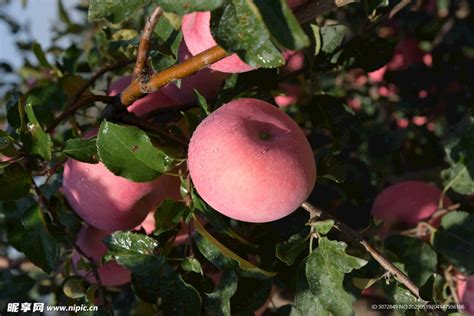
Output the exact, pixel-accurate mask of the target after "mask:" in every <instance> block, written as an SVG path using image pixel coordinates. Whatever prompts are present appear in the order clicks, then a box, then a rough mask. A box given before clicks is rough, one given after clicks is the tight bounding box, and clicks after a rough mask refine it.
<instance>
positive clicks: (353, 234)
mask: <svg viewBox="0 0 474 316" xmlns="http://www.w3.org/2000/svg"><path fill="white" fill-rule="evenodd" d="M301 207H303V208H304V209H305V210H306V211H307V212H308V213H309V214H310V221H314V220H315V219H317V218H320V219H323V220H326V219H332V220H333V221H334V227H336V229H337V230H339V231H340V232H342V233H343V234H345V235H347V236H348V237H349V238H351V239H352V240H355V241H357V242H358V243H360V244H361V245H362V246H363V247H364V248H365V250H366V251H367V252H368V253H370V255H371V256H372V257H373V258H374V259H375V260H376V261H377V262H378V263H379V264H380V265H381V266H382V267H383V268H384V269H385V270H387V271H388V272H390V274H392V275H394V276H395V277H396V278H397V279H398V281H399V282H400V283H402V284H403V285H405V286H406V287H407V289H408V290H410V292H412V293H413V294H414V295H415V296H416V297H417V298H420V294H419V292H420V290H419V289H418V287H417V286H416V285H415V284H414V283H413V281H411V280H410V279H409V278H408V276H407V275H405V274H404V273H403V272H402V271H400V269H398V268H397V267H396V266H394V265H393V263H391V262H390V261H389V260H388V259H386V258H385V257H384V256H383V255H382V254H381V253H380V252H379V251H378V250H377V249H376V248H375V247H374V246H372V245H371V244H369V243H368V242H367V241H366V240H365V239H364V237H362V235H361V234H360V233H359V232H358V231H356V230H355V229H353V228H351V227H349V226H347V225H346V224H344V223H342V222H340V221H338V220H337V219H335V218H334V217H332V216H331V215H329V214H328V213H327V212H325V211H323V210H322V209H319V208H317V207H315V206H314V205H312V204H311V203H309V202H303V204H301Z"/></svg>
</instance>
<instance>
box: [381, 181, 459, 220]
mask: <svg viewBox="0 0 474 316" xmlns="http://www.w3.org/2000/svg"><path fill="white" fill-rule="evenodd" d="M441 193H442V192H441V190H440V189H438V188H437V187H435V186H432V185H431V184H429V183H427V182H423V181H403V182H399V183H397V184H394V185H391V186H389V187H388V188H386V189H385V190H384V191H382V193H380V194H379V195H378V196H377V198H376V199H375V201H374V204H373V205H372V215H373V216H374V217H375V218H376V219H379V220H383V221H384V222H385V223H386V224H388V225H390V224H394V223H404V224H408V225H416V224H417V223H418V222H419V221H422V220H425V219H427V218H429V217H430V216H431V215H433V213H434V212H435V211H436V210H437V209H438V201H439V199H440V197H441ZM443 203H444V206H445V207H446V206H450V205H451V204H452V203H451V201H450V200H449V198H448V197H446V196H445V197H444V200H443Z"/></svg>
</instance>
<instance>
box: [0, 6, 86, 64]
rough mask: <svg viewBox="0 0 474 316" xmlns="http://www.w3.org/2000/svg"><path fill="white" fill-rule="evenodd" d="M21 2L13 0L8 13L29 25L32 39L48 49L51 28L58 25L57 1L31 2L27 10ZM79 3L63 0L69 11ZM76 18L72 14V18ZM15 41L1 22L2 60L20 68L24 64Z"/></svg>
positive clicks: (0, 42) (6, 26)
mask: <svg viewBox="0 0 474 316" xmlns="http://www.w3.org/2000/svg"><path fill="white" fill-rule="evenodd" d="M21 2H22V1H20V0H12V1H11V4H10V5H8V6H7V7H6V10H5V11H6V13H7V14H8V15H9V16H10V17H12V18H14V19H15V20H17V21H18V22H19V23H20V24H21V25H29V29H30V33H31V38H33V39H35V40H36V41H37V42H39V43H40V44H41V46H42V47H48V46H49V45H50V43H51V41H50V37H51V34H50V32H51V31H50V30H51V27H52V26H53V25H54V23H57V0H29V1H27V6H26V7H25V8H23V7H22V5H21ZM78 3H79V0H63V4H64V6H65V7H66V8H67V9H68V11H70V10H71V9H72V8H73V7H74V6H75V5H76V4H78ZM74 17H75V15H74V14H72V15H71V18H72V19H74ZM23 39H25V38H23ZM15 41H16V38H15V37H14V36H12V34H11V33H10V32H9V27H8V25H6V24H5V23H3V21H0V60H6V61H7V62H9V63H11V64H12V66H15V67H18V66H20V65H21V64H22V58H21V56H20V54H19V53H18V51H17V50H16V47H15Z"/></svg>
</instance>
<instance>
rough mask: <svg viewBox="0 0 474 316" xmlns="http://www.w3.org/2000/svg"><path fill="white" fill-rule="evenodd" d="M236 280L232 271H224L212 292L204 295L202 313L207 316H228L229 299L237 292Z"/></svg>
mask: <svg viewBox="0 0 474 316" xmlns="http://www.w3.org/2000/svg"><path fill="white" fill-rule="evenodd" d="M237 282H238V278H237V275H236V274H235V272H234V271H232V270H225V271H224V274H223V275H222V278H221V280H220V282H219V284H217V286H216V288H215V290H214V292H212V293H205V294H204V295H205V296H204V299H203V306H204V312H205V314H206V315H209V316H230V315H231V311H230V299H231V297H232V296H233V295H234V294H235V292H236V291H237Z"/></svg>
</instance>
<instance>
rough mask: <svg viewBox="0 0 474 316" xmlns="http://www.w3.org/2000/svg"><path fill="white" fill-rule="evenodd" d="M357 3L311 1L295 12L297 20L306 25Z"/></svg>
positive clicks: (352, 1) (347, 0)
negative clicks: (324, 15) (327, 13)
mask: <svg viewBox="0 0 474 316" xmlns="http://www.w3.org/2000/svg"><path fill="white" fill-rule="evenodd" d="M354 2H356V0H319V1H316V0H315V1H309V2H308V3H306V4H303V5H302V6H300V7H299V8H298V9H296V10H295V12H294V13H295V16H296V19H297V20H298V21H299V22H300V23H301V24H305V23H308V22H311V21H312V20H314V19H315V18H316V17H317V16H319V15H321V14H324V13H326V12H329V11H331V10H334V9H337V8H340V7H342V6H345V5H348V4H351V3H354Z"/></svg>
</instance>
